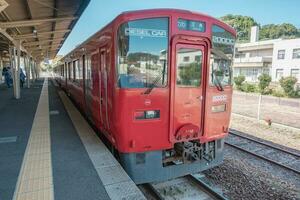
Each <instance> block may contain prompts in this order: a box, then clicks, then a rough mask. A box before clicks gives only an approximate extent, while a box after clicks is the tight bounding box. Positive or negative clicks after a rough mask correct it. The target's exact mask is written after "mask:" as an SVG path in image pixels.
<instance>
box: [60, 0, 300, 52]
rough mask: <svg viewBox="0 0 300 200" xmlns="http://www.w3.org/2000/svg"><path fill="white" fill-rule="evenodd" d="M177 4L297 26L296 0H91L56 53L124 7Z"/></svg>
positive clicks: (299, 15) (72, 45)
mask: <svg viewBox="0 0 300 200" xmlns="http://www.w3.org/2000/svg"><path fill="white" fill-rule="evenodd" d="M151 8H179V9H186V10H191V11H197V12H201V13H205V14H208V15H211V16H213V17H221V16H224V15H226V14H234V15H246V16H251V17H253V18H254V19H255V20H256V21H257V22H258V23H259V24H261V25H264V24H270V23H273V24H280V23H291V24H294V25H295V26H296V27H297V28H300V11H299V8H300V0H91V2H90V4H89V5H88V7H87V8H86V9H85V11H84V13H83V14H82V15H81V17H80V19H79V20H78V22H77V24H76V26H75V27H74V29H73V30H72V32H71V33H70V35H69V36H68V38H67V40H66V41H65V43H64V45H63V46H62V48H61V49H60V51H59V53H58V55H65V54H67V53H68V52H70V51H71V50H72V49H74V48H75V47H76V46H77V45H78V44H80V43H82V42H83V41H85V40H86V39H87V38H88V37H89V36H91V35H93V34H94V33H95V32H97V31H98V30H100V29H101V28H102V27H104V26H105V25H106V24H108V23H109V22H110V21H112V20H113V19H114V18H115V17H116V16H117V15H119V14H120V13H122V12H124V11H129V10H140V9H151Z"/></svg>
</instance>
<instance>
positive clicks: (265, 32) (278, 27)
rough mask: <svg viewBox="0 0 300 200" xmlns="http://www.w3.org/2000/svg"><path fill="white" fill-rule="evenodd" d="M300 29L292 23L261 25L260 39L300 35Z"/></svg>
mask: <svg viewBox="0 0 300 200" xmlns="http://www.w3.org/2000/svg"><path fill="white" fill-rule="evenodd" d="M299 36H300V32H299V30H298V29H297V28H296V27H295V26H294V25H292V24H289V23H283V24H268V25H264V26H262V27H261V30H260V39H277V38H295V37H299Z"/></svg>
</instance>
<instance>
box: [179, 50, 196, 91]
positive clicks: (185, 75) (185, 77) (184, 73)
mask: <svg viewBox="0 0 300 200" xmlns="http://www.w3.org/2000/svg"><path fill="white" fill-rule="evenodd" d="M187 58H188V59H187ZM176 60H177V61H176V62H177V65H176V68H177V69H176V71H177V73H176V84H177V86H180V87H199V86H200V85H201V77H202V73H201V71H202V51H201V50H199V49H192V48H180V49H179V50H178V51H177V58H176ZM187 60H188V61H187Z"/></svg>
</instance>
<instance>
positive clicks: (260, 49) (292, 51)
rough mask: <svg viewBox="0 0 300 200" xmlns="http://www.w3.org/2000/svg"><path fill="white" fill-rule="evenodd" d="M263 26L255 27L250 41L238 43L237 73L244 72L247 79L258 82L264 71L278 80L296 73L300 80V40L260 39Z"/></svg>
mask: <svg viewBox="0 0 300 200" xmlns="http://www.w3.org/2000/svg"><path fill="white" fill-rule="evenodd" d="M258 38H259V29H258V27H257V26H255V27H252V28H251V36H250V42H248V43H237V44H236V45H235V56H234V60H233V75H234V76H238V75H244V76H245V78H246V81H247V82H257V81H258V77H259V76H260V75H261V74H262V73H266V74H269V75H270V76H272V81H275V82H276V81H278V80H279V79H280V78H281V77H282V76H291V75H292V76H295V77H297V78H298V82H300V75H299V74H300V39H275V40H264V41H258Z"/></svg>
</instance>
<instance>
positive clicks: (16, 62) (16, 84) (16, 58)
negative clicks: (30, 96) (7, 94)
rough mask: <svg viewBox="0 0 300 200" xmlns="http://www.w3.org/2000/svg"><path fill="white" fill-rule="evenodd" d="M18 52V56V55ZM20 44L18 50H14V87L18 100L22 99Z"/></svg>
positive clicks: (18, 43)
mask: <svg viewBox="0 0 300 200" xmlns="http://www.w3.org/2000/svg"><path fill="white" fill-rule="evenodd" d="M16 50H17V55H16ZM20 56H21V50H20V42H19V41H18V42H17V48H15V47H14V48H13V58H14V62H13V63H14V65H13V70H12V72H13V87H14V97H15V98H16V99H20V97H21V92H20V64H21V63H20Z"/></svg>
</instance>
